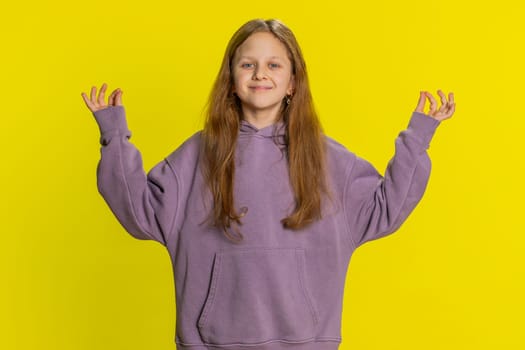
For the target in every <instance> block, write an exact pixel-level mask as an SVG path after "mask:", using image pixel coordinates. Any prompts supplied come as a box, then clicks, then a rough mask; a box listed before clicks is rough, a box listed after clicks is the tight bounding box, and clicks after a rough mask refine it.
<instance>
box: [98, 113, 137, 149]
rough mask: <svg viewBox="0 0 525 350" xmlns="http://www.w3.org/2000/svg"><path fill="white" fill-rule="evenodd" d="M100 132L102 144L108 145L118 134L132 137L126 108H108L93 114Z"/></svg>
mask: <svg viewBox="0 0 525 350" xmlns="http://www.w3.org/2000/svg"><path fill="white" fill-rule="evenodd" d="M93 116H94V117H95V120H96V121H97V124H98V128H99V131H100V136H101V137H100V143H101V144H103V145H106V144H108V143H109V140H110V139H111V138H112V137H113V136H114V135H118V134H121V135H122V134H123V135H126V136H127V137H128V138H130V137H131V131H130V130H129V129H128V124H127V122H126V111H125V110H124V106H108V107H106V108H104V109H101V110H98V111H96V112H93Z"/></svg>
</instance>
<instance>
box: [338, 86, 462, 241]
mask: <svg viewBox="0 0 525 350" xmlns="http://www.w3.org/2000/svg"><path fill="white" fill-rule="evenodd" d="M440 95H442V93H440ZM425 96H426V97H429V94H428V95H427V93H425V94H423V93H422V94H421V97H420V101H419V104H418V106H417V108H416V110H415V111H414V112H413V113H412V116H411V118H410V121H409V124H408V127H407V129H406V130H404V131H402V132H401V133H400V134H399V136H398V137H397V138H396V140H395V154H394V156H393V158H392V159H390V161H389V163H388V165H387V167H386V170H385V176H384V177H383V176H381V174H379V172H378V171H377V170H376V169H375V168H374V167H373V166H372V165H371V164H370V163H369V162H367V161H366V160H364V159H362V158H360V157H356V159H355V161H354V162H353V164H351V167H352V168H351V169H350V171H349V176H348V178H347V184H346V187H345V193H344V202H345V211H346V216H347V220H348V225H349V230H350V235H351V240H352V243H353V244H354V246H355V247H357V246H359V245H361V244H363V243H365V242H367V241H370V240H374V239H378V238H380V237H383V236H386V235H388V234H390V233H392V232H394V231H396V230H397V229H398V228H399V227H400V226H401V224H402V223H403V222H404V221H405V220H406V219H407V217H408V215H409V214H410V213H411V212H412V211H413V209H414V208H415V207H416V205H417V204H418V203H419V201H420V200H421V198H422V196H423V194H424V192H425V189H426V186H427V183H428V179H429V176H430V169H431V161H430V158H429V156H428V153H427V149H428V148H429V143H430V141H431V139H432V137H433V135H434V133H435V131H436V128H437V127H438V126H439V124H440V123H441V121H442V120H444V119H447V118H450V116H451V115H452V113H453V112H454V104H453V97H452V96H453V95H452V94H451V95H450V96H451V100H452V102H451V103H450V104H447V103H444V104H443V106H442V108H440V109H439V111H436V108H435V100H433V98H432V99H431V110H430V112H428V114H425V113H424V112H423V107H424V101H425ZM430 97H431V95H430ZM430 97H429V99H430ZM443 99H444V96H443V95H442V101H443ZM432 100H433V103H432ZM445 102H446V100H445Z"/></svg>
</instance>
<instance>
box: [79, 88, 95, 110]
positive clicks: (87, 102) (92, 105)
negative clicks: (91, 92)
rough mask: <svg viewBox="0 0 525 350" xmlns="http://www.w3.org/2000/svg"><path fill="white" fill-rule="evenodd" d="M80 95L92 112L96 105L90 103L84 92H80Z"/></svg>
mask: <svg viewBox="0 0 525 350" xmlns="http://www.w3.org/2000/svg"><path fill="white" fill-rule="evenodd" d="M80 95H82V99H84V103H85V104H86V106H87V107H88V108H89V109H90V110H91V111H92V112H93V110H94V109H95V108H96V107H95V105H94V104H93V103H91V100H90V99H89V98H88V97H87V95H86V93H85V92H82V93H81V94H80Z"/></svg>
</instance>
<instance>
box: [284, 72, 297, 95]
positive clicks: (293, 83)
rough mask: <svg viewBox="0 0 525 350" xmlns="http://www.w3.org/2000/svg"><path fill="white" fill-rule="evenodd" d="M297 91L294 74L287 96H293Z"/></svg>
mask: <svg viewBox="0 0 525 350" xmlns="http://www.w3.org/2000/svg"><path fill="white" fill-rule="evenodd" d="M294 91H295V75H293V74H292V76H291V78H290V83H289V84H288V89H286V94H288V95H293V93H294Z"/></svg>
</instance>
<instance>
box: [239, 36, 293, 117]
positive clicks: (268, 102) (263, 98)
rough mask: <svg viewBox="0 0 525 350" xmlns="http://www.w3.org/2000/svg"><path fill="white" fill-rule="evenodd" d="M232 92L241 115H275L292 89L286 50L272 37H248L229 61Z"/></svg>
mask: <svg viewBox="0 0 525 350" xmlns="http://www.w3.org/2000/svg"><path fill="white" fill-rule="evenodd" d="M232 73H233V78H234V87H233V89H234V90H233V91H234V92H235V93H236V94H237V96H238V97H239V99H240V100H241V105H242V109H243V112H244V114H245V115H246V113H252V114H253V113H259V112H263V111H268V112H270V113H275V114H276V113H277V112H278V111H279V109H280V107H281V104H282V103H283V99H284V98H285V96H286V95H291V94H292V93H293V88H294V76H293V75H292V64H291V62H290V59H289V58H288V51H287V49H286V46H284V44H283V43H282V42H281V41H279V39H277V38H276V37H275V36H274V35H273V34H272V33H268V32H257V33H254V34H252V35H250V36H249V37H248V38H247V39H246V40H245V41H244V42H243V43H242V45H241V46H239V47H238V48H237V51H236V53H235V55H234V57H233V65H232Z"/></svg>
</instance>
